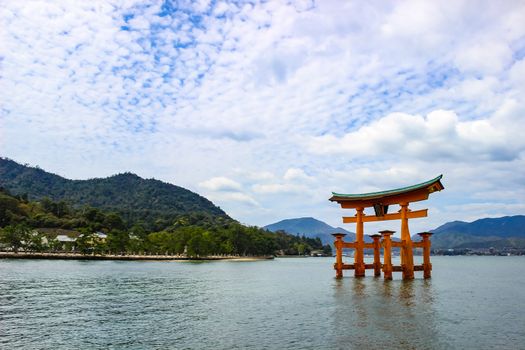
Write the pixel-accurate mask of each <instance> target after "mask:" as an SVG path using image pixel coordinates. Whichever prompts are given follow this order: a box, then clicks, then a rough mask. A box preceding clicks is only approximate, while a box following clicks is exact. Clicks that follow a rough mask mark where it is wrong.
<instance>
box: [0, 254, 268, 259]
mask: <svg viewBox="0 0 525 350" xmlns="http://www.w3.org/2000/svg"><path fill="white" fill-rule="evenodd" d="M0 259H47V260H123V261H216V260H225V261H228V260H230V261H257V260H273V259H274V257H273V256H219V255H217V256H216V255H211V256H205V257H204V256H203V257H187V256H180V255H113V254H111V255H110V254H103V255H102V254H97V255H88V254H76V253H29V252H18V253H14V252H0Z"/></svg>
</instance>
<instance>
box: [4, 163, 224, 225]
mask: <svg viewBox="0 0 525 350" xmlns="http://www.w3.org/2000/svg"><path fill="white" fill-rule="evenodd" d="M0 180H1V181H2V186H4V187H5V188H6V189H8V190H9V191H11V192H12V193H24V194H25V198H26V199H27V194H29V197H30V199H33V200H40V202H41V204H42V206H43V209H44V211H46V212H49V213H52V214H53V215H54V216H56V217H58V218H62V217H64V216H67V215H68V214H69V212H68V211H67V210H68V209H71V208H68V206H67V204H66V203H70V204H73V206H74V208H75V209H79V208H81V207H83V206H87V207H93V208H98V209H101V210H103V211H110V212H115V213H117V214H118V215H119V216H120V218H121V219H122V221H123V222H124V223H125V225H126V226H127V227H130V226H131V225H133V224H134V223H136V222H139V221H141V222H142V223H143V226H144V227H145V228H147V229H148V230H149V231H161V230H163V229H165V228H166V227H168V226H170V225H172V224H173V223H174V218H177V217H180V216H193V218H195V217H196V216H205V217H208V218H210V219H213V220H214V221H217V223H220V222H221V221H233V220H232V219H231V218H230V217H228V216H227V215H226V213H224V211H222V210H221V209H220V208H219V207H217V206H215V205H214V204H213V203H212V202H210V201H209V200H208V199H206V198H204V197H202V196H200V195H198V194H196V193H194V192H191V191H189V190H187V189H185V188H182V187H179V186H175V185H172V184H168V183H165V182H162V181H158V180H154V179H142V178H140V177H139V176H137V175H134V174H131V173H124V174H118V175H115V176H111V177H108V178H104V179H90V180H68V179H65V178H63V177H60V176H58V175H54V174H51V173H48V172H45V171H44V170H42V169H39V168H33V167H28V166H25V165H21V164H18V163H16V162H15V161H12V160H10V159H7V158H0ZM0 205H1V204H0ZM1 210H2V209H1V208H0V214H1ZM11 211H12V210H11ZM13 213H14V212H13ZM96 215H97V213H96V212H90V213H86V219H87V220H88V221H96V222H99V223H101V226H100V227H99V228H103V227H107V226H108V225H109V226H111V224H115V223H104V222H101V220H99V218H97V217H96ZM190 221H192V219H190ZM190 224H194V222H190ZM104 225H106V226H104ZM107 228H109V229H113V228H115V229H123V228H122V227H113V226H112V227H107Z"/></svg>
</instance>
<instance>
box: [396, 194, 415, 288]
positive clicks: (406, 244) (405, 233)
mask: <svg viewBox="0 0 525 350" xmlns="http://www.w3.org/2000/svg"><path fill="white" fill-rule="evenodd" d="M399 205H400V206H401V241H402V242H403V247H402V248H401V266H402V267H403V279H404V280H410V279H414V253H413V246H412V239H411V238H410V231H409V229H408V203H406V202H405V203H399Z"/></svg>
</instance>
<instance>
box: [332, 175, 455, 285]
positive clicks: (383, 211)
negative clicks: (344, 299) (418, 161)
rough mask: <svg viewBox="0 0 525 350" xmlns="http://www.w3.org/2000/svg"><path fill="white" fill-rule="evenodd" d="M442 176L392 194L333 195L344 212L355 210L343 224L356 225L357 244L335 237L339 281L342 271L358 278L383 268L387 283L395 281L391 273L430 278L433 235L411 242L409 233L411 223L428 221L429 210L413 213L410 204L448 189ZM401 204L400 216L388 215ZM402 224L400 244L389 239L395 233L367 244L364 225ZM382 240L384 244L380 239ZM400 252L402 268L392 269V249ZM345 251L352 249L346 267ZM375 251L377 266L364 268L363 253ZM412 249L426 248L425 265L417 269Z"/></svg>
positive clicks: (386, 192) (386, 232)
mask: <svg viewBox="0 0 525 350" xmlns="http://www.w3.org/2000/svg"><path fill="white" fill-rule="evenodd" d="M442 177H443V175H439V176H438V177H436V178H434V179H432V180H429V181H426V182H423V183H420V184H417V185H413V186H408V187H403V188H398V189H394V190H389V191H382V192H372V193H364V194H341V193H334V192H332V197H331V198H330V201H332V202H337V203H339V204H340V205H341V208H343V209H355V210H356V215H355V216H354V217H346V216H345V217H343V223H356V240H355V242H351V243H349V242H344V241H343V237H344V236H345V234H342V233H335V234H334V237H335V239H336V240H335V243H334V245H335V248H336V263H335V264H334V269H335V270H336V277H337V278H341V277H343V270H350V269H354V270H355V276H356V277H362V276H364V275H365V270H366V269H374V275H375V276H380V275H381V267H382V268H383V274H384V277H385V279H392V271H402V272H403V279H413V278H414V270H415V271H424V277H425V278H430V271H431V269H432V265H431V264H430V240H429V237H430V235H432V233H430V232H422V233H420V234H419V235H420V236H421V237H422V238H423V240H422V241H421V242H412V239H411V238H410V231H409V229H408V219H415V218H422V217H426V216H427V213H428V209H423V210H416V211H411V210H410V209H409V208H408V205H409V203H411V202H417V201H422V200H426V199H428V196H429V195H430V193H433V192H436V191H441V190H443V189H444V188H445V187H444V186H443V184H442V183H441V181H440V180H441V178H442ZM394 204H399V206H400V207H401V209H400V210H399V212H397V213H391V214H388V207H389V206H390V205H394ZM368 207H373V208H374V211H375V216H367V215H365V214H364V213H363V211H364V209H365V208H368ZM385 220H401V242H393V241H392V240H391V239H390V236H391V235H392V234H393V233H394V231H387V230H385V231H380V233H381V235H377V234H376V235H371V236H370V237H372V239H373V240H374V242H373V243H365V241H364V231H363V223H364V222H372V221H385ZM381 237H383V240H382V242H380V241H379V239H380V238H381ZM380 246H382V247H383V249H384V263H383V264H381V262H380V261H379V249H380ZM392 247H400V248H401V266H392V262H391V248H392ZM343 248H353V249H355V253H354V264H343ZM365 248H372V249H374V263H373V264H365V262H364V249H365ZM413 248H423V265H419V266H414V256H413Z"/></svg>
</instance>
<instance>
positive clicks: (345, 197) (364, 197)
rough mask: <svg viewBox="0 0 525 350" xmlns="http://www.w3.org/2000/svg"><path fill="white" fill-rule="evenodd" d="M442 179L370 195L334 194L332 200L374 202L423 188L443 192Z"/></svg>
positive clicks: (439, 177)
mask: <svg viewBox="0 0 525 350" xmlns="http://www.w3.org/2000/svg"><path fill="white" fill-rule="evenodd" d="M442 177H443V175H439V176H438V177H436V178H434V179H432V180H428V181H425V182H422V183H420V184H417V185H412V186H408V187H402V188H396V189H394V190H388V191H380V192H370V193H361V194H344V193H335V192H332V198H330V200H331V201H332V202H339V201H345V200H373V199H378V198H383V197H390V196H394V195H398V194H403V193H407V192H412V191H416V190H419V189H423V188H428V189H429V192H434V191H441V190H442V189H443V188H444V186H443V185H442V184H441V182H440V180H441V178H442ZM435 184H436V185H437V187H436V186H434V185H435Z"/></svg>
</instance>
